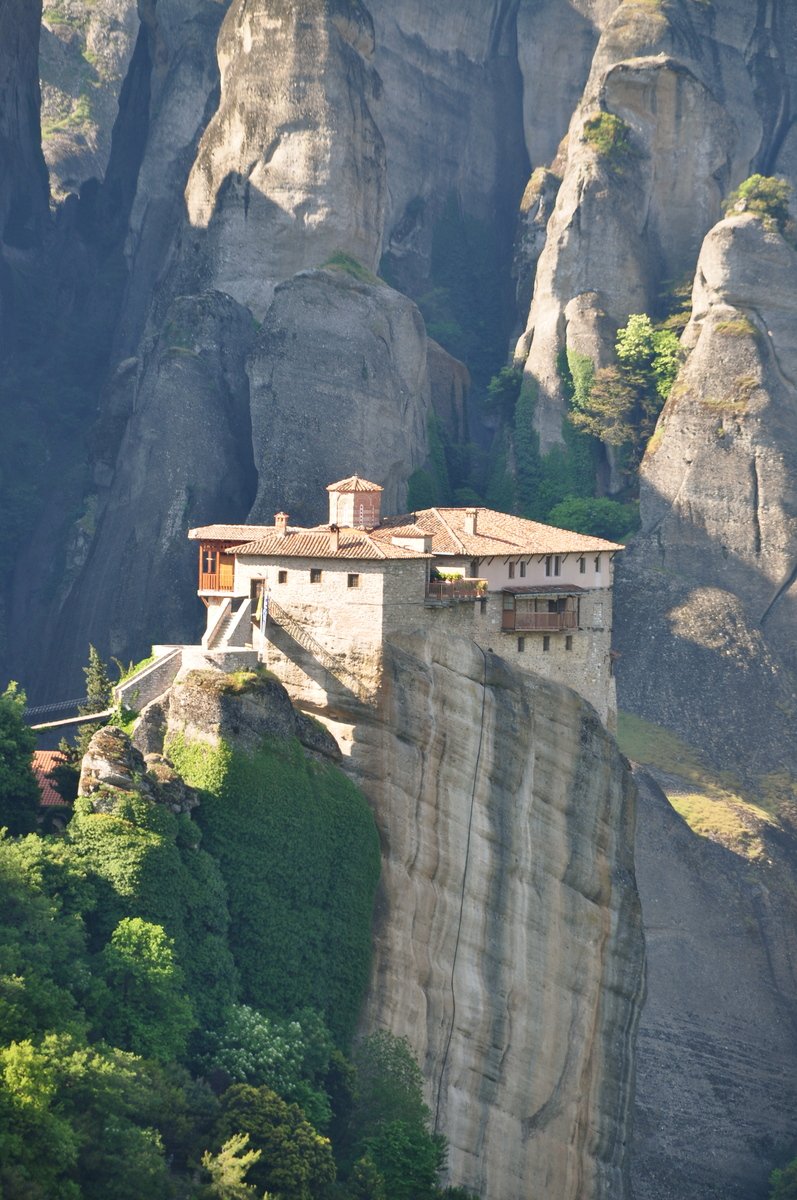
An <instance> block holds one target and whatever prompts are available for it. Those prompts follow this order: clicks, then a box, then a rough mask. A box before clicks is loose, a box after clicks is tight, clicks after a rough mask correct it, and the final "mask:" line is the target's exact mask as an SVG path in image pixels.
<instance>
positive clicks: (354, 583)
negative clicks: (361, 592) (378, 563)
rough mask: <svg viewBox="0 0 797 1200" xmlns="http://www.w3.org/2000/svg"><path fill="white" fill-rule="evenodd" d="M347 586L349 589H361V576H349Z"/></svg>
mask: <svg viewBox="0 0 797 1200" xmlns="http://www.w3.org/2000/svg"><path fill="white" fill-rule="evenodd" d="M346 586H347V587H359V586H360V576H359V575H347V576H346Z"/></svg>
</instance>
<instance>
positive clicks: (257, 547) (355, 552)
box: [230, 529, 431, 559]
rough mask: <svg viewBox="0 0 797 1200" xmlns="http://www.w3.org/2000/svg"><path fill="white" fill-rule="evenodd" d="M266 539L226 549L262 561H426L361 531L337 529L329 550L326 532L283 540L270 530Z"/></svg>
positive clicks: (292, 533) (297, 532) (292, 534)
mask: <svg viewBox="0 0 797 1200" xmlns="http://www.w3.org/2000/svg"><path fill="white" fill-rule="evenodd" d="M269 533H270V536H269V537H264V538H256V539H255V540H254V541H251V542H247V543H246V544H245V545H243V546H230V550H231V552H234V553H235V554H246V555H256V556H258V557H264V558H348V559H387V558H430V557H431V556H430V555H429V554H422V553H420V552H419V551H417V550H407V549H405V548H404V547H403V546H393V545H392V544H391V542H390V541H389V539H388V540H385V541H377V540H376V538H374V537H373V536H372V535H371V534H369V533H365V532H364V530H362V529H341V530H340V532H339V536H338V548H337V550H333V549H332V542H331V538H330V534H329V530H326V531H323V532H321V531H316V530H314V529H289V530H288V532H287V534H286V535H285V537H277V536H276V535H275V534H274V533H273V531H269Z"/></svg>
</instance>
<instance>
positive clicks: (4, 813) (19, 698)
mask: <svg viewBox="0 0 797 1200" xmlns="http://www.w3.org/2000/svg"><path fill="white" fill-rule="evenodd" d="M24 711H25V693H24V692H21V691H20V690H19V689H18V687H17V685H16V684H15V683H13V682H12V683H9V684H8V686H7V687H6V689H5V691H4V692H2V693H0V826H5V827H6V828H7V829H8V831H9V832H10V833H29V832H30V831H31V830H33V829H35V828H36V811H37V808H38V804H39V786H38V784H37V783H36V777H35V775H34V774H33V771H32V769H31V765H30V764H31V759H32V757H33V751H34V749H35V748H36V734H35V733H34V732H33V730H32V729H30V728H29V727H28V726H27V725H26V724H25V719H24V716H23V713H24Z"/></svg>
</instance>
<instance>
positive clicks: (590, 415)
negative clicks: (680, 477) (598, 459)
mask: <svg viewBox="0 0 797 1200" xmlns="http://www.w3.org/2000/svg"><path fill="white" fill-rule="evenodd" d="M615 350H616V353H617V366H612V367H602V368H600V369H599V370H597V371H595V373H594V375H593V377H592V379H591V381H590V383H589V387H588V389H586V390H585V392H584V394H583V395H582V396H580V397H578V398H575V397H574V402H573V407H572V409H571V411H570V414H569V415H570V421H571V423H572V424H573V425H574V426H575V428H576V429H578V430H581V431H582V432H584V433H588V434H590V435H591V436H593V437H595V438H598V439H600V441H602V442H604V443H605V444H606V445H608V446H613V447H614V448H615V450H616V451H617V452H618V455H619V461H620V464H621V467H622V469H623V470H624V472H625V474H626V475H627V476H628V477H629V479H630V478H633V477H634V476H635V474H636V471H637V469H638V467H639V463H640V461H641V458H642V455H643V454H644V452H645V447H646V445H647V443H648V441H649V439H650V436H651V434H652V433H653V429H654V427H655V424H656V421H657V419H658V415H659V413H660V412H661V409H662V407H663V406H664V403H665V401H666V399H667V397H668V396H669V394H670V390H671V388H672V385H673V383H674V381H675V377H676V375H677V373H678V368H679V366H680V363H681V348H680V343H679V341H678V337H677V335H676V334H675V332H674V331H673V330H672V329H657V328H655V326H654V325H653V322H652V321H651V319H650V317H649V316H647V315H646V314H645V313H636V314H634V315H633V316H630V317H629V318H628V323H627V325H625V326H624V327H623V328H622V329H620V330H619V332H618V334H617V341H616V343H615Z"/></svg>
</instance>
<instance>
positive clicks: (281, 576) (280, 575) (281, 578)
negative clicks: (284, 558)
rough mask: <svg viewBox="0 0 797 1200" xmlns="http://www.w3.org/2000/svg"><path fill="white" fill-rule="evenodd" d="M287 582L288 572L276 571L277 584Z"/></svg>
mask: <svg viewBox="0 0 797 1200" xmlns="http://www.w3.org/2000/svg"><path fill="white" fill-rule="evenodd" d="M287 582H288V572H287V571H277V583H287Z"/></svg>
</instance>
